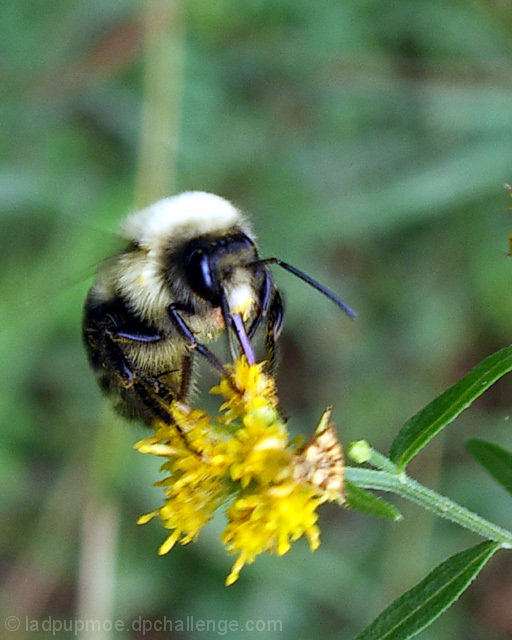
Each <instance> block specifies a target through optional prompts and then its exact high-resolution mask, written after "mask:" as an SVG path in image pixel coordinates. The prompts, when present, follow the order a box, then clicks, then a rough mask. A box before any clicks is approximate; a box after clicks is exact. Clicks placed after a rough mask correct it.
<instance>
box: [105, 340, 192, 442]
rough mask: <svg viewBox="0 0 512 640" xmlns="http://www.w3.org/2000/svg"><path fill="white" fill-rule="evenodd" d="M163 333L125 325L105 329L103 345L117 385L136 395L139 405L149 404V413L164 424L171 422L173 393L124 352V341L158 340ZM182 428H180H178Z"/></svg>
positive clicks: (146, 342) (147, 341)
mask: <svg viewBox="0 0 512 640" xmlns="http://www.w3.org/2000/svg"><path fill="white" fill-rule="evenodd" d="M161 339H162V336H161V335H160V334H158V333H149V332H147V333H142V332H130V331H127V330H126V329H124V328H123V329H119V330H117V329H112V328H110V329H108V330H107V331H105V334H104V348H105V355H106V356H107V361H108V362H109V365H110V367H111V370H112V371H113V372H114V373H115V375H116V376H117V378H118V381H119V385H120V386H121V388H123V389H125V390H126V391H127V392H130V390H131V392H132V393H133V394H135V396H136V397H138V398H139V399H140V401H141V403H142V406H144V407H149V408H150V409H151V414H152V415H154V416H155V417H157V418H160V419H161V420H163V421H164V422H165V423H166V424H172V423H173V422H174V420H173V418H172V415H171V413H170V411H169V406H170V404H171V402H172V401H173V399H174V394H173V392H172V390H171V389H169V387H168V385H166V384H164V383H162V382H160V380H159V379H158V377H156V376H150V375H148V374H146V373H144V372H143V371H140V369H138V368H137V367H136V366H135V365H134V364H133V363H132V362H130V360H129V359H128V358H127V356H126V354H125V353H124V350H123V347H122V345H123V344H126V343H128V342H139V343H145V344H148V343H151V342H158V341H159V340H161ZM178 430H179V431H181V430H180V429H178Z"/></svg>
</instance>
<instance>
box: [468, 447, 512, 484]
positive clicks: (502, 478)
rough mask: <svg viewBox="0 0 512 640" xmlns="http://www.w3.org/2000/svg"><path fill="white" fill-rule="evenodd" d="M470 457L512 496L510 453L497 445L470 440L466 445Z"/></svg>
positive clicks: (511, 456) (511, 462) (511, 457)
mask: <svg viewBox="0 0 512 640" xmlns="http://www.w3.org/2000/svg"><path fill="white" fill-rule="evenodd" d="M466 447H467V448H468V451H469V452H470V453H471V455H472V456H473V457H474V458H476V459H477V460H478V462H479V463H480V464H481V465H482V467H484V469H486V470H487V471H488V472H489V473H490V474H491V476H492V477H493V478H494V479H495V480H496V482H499V483H500V484H501V486H502V487H504V488H505V489H506V490H507V491H508V492H509V493H510V494H511V495H512V453H510V451H507V450H506V449H503V447H500V446H499V445H497V444H493V443H492V442H488V441H487V440H480V439H479V438H472V439H471V440H468V442H467V443H466Z"/></svg>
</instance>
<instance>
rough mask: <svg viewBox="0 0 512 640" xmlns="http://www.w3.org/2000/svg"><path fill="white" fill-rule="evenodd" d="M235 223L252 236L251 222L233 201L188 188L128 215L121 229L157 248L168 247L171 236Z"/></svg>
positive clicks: (182, 236) (179, 238) (183, 236)
mask: <svg viewBox="0 0 512 640" xmlns="http://www.w3.org/2000/svg"><path fill="white" fill-rule="evenodd" d="M234 225H238V226H239V227H240V228H241V229H242V231H243V232H244V233H246V234H247V235H249V236H250V237H252V235H253V234H252V229H251V226H250V224H249V222H248V221H247V220H246V219H245V218H244V217H243V216H242V214H241V213H240V211H238V209H237V208H236V207H235V206H233V205H232V204H231V203H230V202H228V201H227V200H225V199H224V198H221V197H220V196H217V195H215V194H213V193H206V192H204V191H186V192H185V193H181V194H179V195H177V196H172V197H170V198H164V199H163V200H159V201H158V202H155V203H154V204H152V205H150V206H149V207H146V208H145V209H142V211H138V212H137V213H133V214H132V215H130V216H129V217H128V218H127V219H126V221H125V223H124V224H123V226H122V228H121V233H122V235H123V236H124V237H125V238H127V239H128V240H133V241H135V242H137V243H138V244H139V245H140V246H142V247H145V248H147V249H151V250H153V251H154V250H158V249H159V248H166V247H168V243H169V238H173V239H176V240H177V241H179V242H181V241H183V240H186V239H188V238H194V237H196V236H199V235H203V234H208V233H219V232H223V231H227V230H229V229H230V228H232V227H233V226H234Z"/></svg>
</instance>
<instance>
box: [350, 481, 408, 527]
mask: <svg viewBox="0 0 512 640" xmlns="http://www.w3.org/2000/svg"><path fill="white" fill-rule="evenodd" d="M345 498H346V500H347V502H348V505H349V506H350V507H351V508H352V509H354V510H356V511H362V512H363V513H367V514H368V515H371V516H377V517H378V518H387V519H388V520H395V521H396V520H401V519H402V514H401V513H400V511H398V509H397V508H396V507H394V506H393V505H392V504H391V503H389V502H387V501H386V500H383V499H382V498H379V497H378V496H376V495H374V494H373V493H371V492H370V491H366V489H362V488H361V487H357V486H356V485H355V484H352V483H351V482H347V483H346V494H345Z"/></svg>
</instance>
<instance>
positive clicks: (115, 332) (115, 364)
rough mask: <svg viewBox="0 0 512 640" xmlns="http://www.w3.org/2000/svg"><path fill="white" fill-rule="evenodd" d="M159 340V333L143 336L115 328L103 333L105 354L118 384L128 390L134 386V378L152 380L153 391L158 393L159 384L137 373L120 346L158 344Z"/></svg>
mask: <svg viewBox="0 0 512 640" xmlns="http://www.w3.org/2000/svg"><path fill="white" fill-rule="evenodd" d="M161 339H162V336H161V335H160V334H159V333H149V332H148V333H145V334H144V333H139V332H130V331H126V330H122V329H115V328H109V329H107V330H106V331H105V334H104V344H105V354H106V356H107V358H108V361H109V362H110V364H111V365H112V368H113V369H114V370H115V372H116V374H117V375H118V377H119V378H120V384H122V385H123V386H124V387H126V388H129V387H131V386H133V384H134V377H137V378H138V379H139V380H143V379H147V380H148V381H149V380H150V379H151V380H154V386H155V391H158V388H159V387H160V386H161V384H160V382H159V381H158V380H157V379H156V378H150V377H149V376H147V375H145V374H144V373H142V372H141V371H139V370H138V369H137V367H135V365H134V364H133V363H132V362H130V361H129V360H128V358H127V357H126V354H125V353H124V350H123V347H122V345H123V344H126V343H128V342H138V343H143V344H148V343H152V342H158V341H159V340H161Z"/></svg>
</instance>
